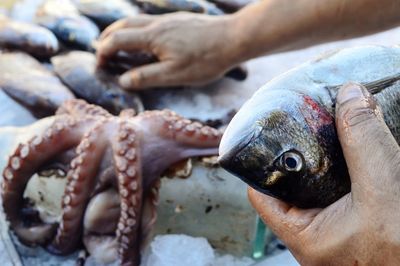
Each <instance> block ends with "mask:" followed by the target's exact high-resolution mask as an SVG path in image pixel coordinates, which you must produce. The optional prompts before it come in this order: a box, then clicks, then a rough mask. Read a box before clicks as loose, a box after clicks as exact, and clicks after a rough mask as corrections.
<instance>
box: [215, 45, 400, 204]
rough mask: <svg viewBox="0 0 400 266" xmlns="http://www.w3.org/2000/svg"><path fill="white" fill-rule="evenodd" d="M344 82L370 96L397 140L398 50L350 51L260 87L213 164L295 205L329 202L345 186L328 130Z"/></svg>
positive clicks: (342, 162)
mask: <svg viewBox="0 0 400 266" xmlns="http://www.w3.org/2000/svg"><path fill="white" fill-rule="evenodd" d="M350 81H351V82H357V83H360V84H362V85H364V86H365V87H366V88H367V89H368V90H369V91H370V92H371V93H373V94H374V96H373V97H374V98H375V100H376V102H377V104H378V105H379V106H380V108H381V111H382V114H383V116H384V119H385V122H386V123H387V125H388V127H389V129H390V130H391V133H392V134H393V136H394V137H395V139H396V141H397V143H400V47H384V46H363V47H354V48H348V49H343V50H339V51H334V52H331V53H328V54H325V55H323V56H321V57H319V58H317V59H315V60H312V61H310V62H307V63H305V64H303V65H301V66H299V67H297V68H295V69H293V70H291V71H289V72H287V73H284V74H282V75H280V76H278V77H276V78H274V79H272V80H271V81H269V82H268V83H267V84H265V85H264V86H263V87H261V88H260V89H259V90H258V91H257V92H256V93H255V94H254V95H253V96H252V97H251V98H250V99H249V100H248V101H247V102H246V103H245V104H244V105H243V106H242V108H241V109H240V110H239V111H238V113H237V114H236V115H235V116H234V118H233V119H232V121H231V122H230V124H229V125H228V127H227V129H226V131H225V133H224V135H223V138H222V140H221V144H220V147H219V163H220V165H221V166H222V167H223V168H225V169H226V170H227V171H229V172H230V173H232V174H233V175H235V176H237V177H239V178H240V179H242V180H243V181H244V182H246V183H247V184H248V185H249V186H251V187H253V188H254V189H256V190H257V191H259V192H261V193H264V194H266V195H269V196H272V197H275V198H278V199H280V200H283V201H285V202H287V203H289V204H292V205H294V206H297V207H300V208H316V207H320V208H322V207H326V206H328V205H330V204H332V203H333V202H335V201H336V200H338V199H339V198H341V197H342V196H343V195H345V194H347V193H349V192H350V189H351V185H350V176H349V173H348V169H347V165H346V161H345V159H344V156H343V152H342V150H341V146H340V143H339V140H338V137H337V133H336V128H335V102H336V101H335V99H336V95H337V92H338V90H339V88H340V86H341V85H343V84H346V83H348V82H350ZM371 156H373V155H371Z"/></svg>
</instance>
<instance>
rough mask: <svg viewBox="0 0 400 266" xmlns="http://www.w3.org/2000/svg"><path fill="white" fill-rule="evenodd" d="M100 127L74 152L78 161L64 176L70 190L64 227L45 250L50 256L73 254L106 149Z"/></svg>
mask: <svg viewBox="0 0 400 266" xmlns="http://www.w3.org/2000/svg"><path fill="white" fill-rule="evenodd" d="M102 124H103V123H102V122H97V123H96V124H95V125H94V126H93V128H92V129H91V130H90V131H89V134H88V135H87V137H86V138H83V139H82V141H81V142H80V144H79V145H78V147H77V149H76V150H77V156H78V157H76V158H80V160H79V161H78V162H76V161H75V165H74V167H73V168H71V170H70V171H69V172H68V174H67V187H72V188H70V189H66V190H65V196H64V200H63V201H62V217H61V222H60V224H62V225H63V226H62V227H61V226H59V227H58V230H57V234H56V236H55V238H54V241H53V242H52V243H51V246H50V247H49V248H48V249H49V250H50V251H51V252H52V253H56V254H68V253H70V252H72V251H74V249H75V247H76V246H77V245H78V243H79V241H80V239H81V235H82V220H83V215H84V211H85V209H86V205H87V204H88V202H89V199H90V198H89V196H90V194H91V192H92V190H93V189H94V187H95V183H96V182H95V181H96V174H97V171H96V169H97V168H98V166H99V164H100V161H101V158H102V156H101V155H102V154H103V150H104V149H105V147H106V142H104V141H101V140H102V139H103V138H104V132H103V130H101V128H102V127H101V126H102ZM98 140H100V141H98ZM83 165H88V167H83ZM74 181H76V182H74ZM71 191H72V192H71Z"/></svg>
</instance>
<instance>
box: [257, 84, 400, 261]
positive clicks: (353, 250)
mask: <svg viewBox="0 0 400 266" xmlns="http://www.w3.org/2000/svg"><path fill="white" fill-rule="evenodd" d="M336 124H337V130H338V135H339V139H340V143H341V145H342V148H343V152H344V156H345V158H346V161H347V165H348V168H349V173H350V176H351V192H350V193H349V194H347V195H345V196H343V197H342V198H341V199H340V200H338V201H337V202H335V203H333V204H332V205H330V206H328V207H327V208H325V209H308V210H303V209H299V208H296V207H293V206H290V205H288V204H286V203H284V202H282V201H280V200H277V199H274V198H271V197H269V196H266V195H264V194H261V193H259V192H256V191H255V190H253V189H251V188H249V198H250V201H251V203H252V204H253V206H254V207H255V208H256V209H257V211H258V212H259V214H260V216H261V218H262V219H263V220H264V221H265V222H266V223H267V224H268V225H269V227H270V228H271V229H272V230H273V231H274V232H275V233H276V234H277V236H278V237H279V238H281V239H282V240H283V241H284V242H285V243H286V245H287V246H288V248H289V249H290V250H291V252H292V253H293V255H294V256H295V257H296V259H297V260H298V261H299V262H300V263H301V264H302V265H400V225H399V224H400V211H399V210H400V148H399V145H398V144H397V143H396V141H395V139H394V137H393V136H392V134H391V133H390V131H389V129H388V127H387V126H386V124H385V122H384V120H383V118H382V114H381V112H380V109H379V107H378V106H377V105H376V103H375V101H374V100H373V98H372V96H371V95H370V94H369V93H368V92H367V90H366V89H365V88H364V87H363V86H361V85H358V84H354V83H350V84H347V85H345V86H344V87H342V88H341V89H340V91H339V94H338V96H337V106H336Z"/></svg>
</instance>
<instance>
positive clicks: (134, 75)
mask: <svg viewBox="0 0 400 266" xmlns="http://www.w3.org/2000/svg"><path fill="white" fill-rule="evenodd" d="M171 69H172V63H170V62H165V61H164V62H159V63H154V64H148V65H144V66H141V67H138V68H135V69H132V70H129V71H127V72H125V73H124V74H123V75H121V77H120V78H119V83H120V85H121V86H122V87H123V88H125V89H130V90H139V89H146V88H155V87H162V86H164V87H165V86H170V85H174V84H172V83H171V81H172V80H171V78H173V76H172V74H171V72H173V71H171Z"/></svg>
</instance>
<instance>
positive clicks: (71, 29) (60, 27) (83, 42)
mask: <svg viewBox="0 0 400 266" xmlns="http://www.w3.org/2000/svg"><path fill="white" fill-rule="evenodd" d="M35 22H36V23H38V24H39V25H41V26H43V27H45V28H47V29H49V30H50V31H52V32H53V33H54V34H55V35H56V36H57V38H58V39H59V40H60V41H62V42H63V43H64V44H66V45H67V46H69V47H72V48H76V49H81V50H93V47H92V44H93V42H94V41H95V40H96V39H97V37H98V36H99V33H100V31H99V29H98V28H97V26H96V25H95V24H94V23H93V22H92V21H90V20H89V19H88V18H86V17H84V16H81V15H80V14H79V12H78V10H77V9H76V7H75V6H74V5H73V4H72V3H71V2H70V1H69V0H47V1H45V2H44V3H43V5H41V6H40V7H39V9H38V10H37V12H36V17H35Z"/></svg>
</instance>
